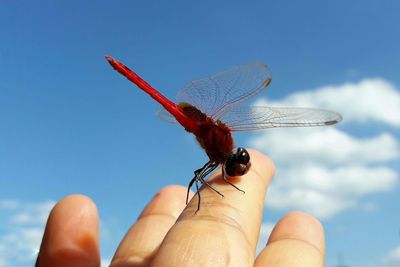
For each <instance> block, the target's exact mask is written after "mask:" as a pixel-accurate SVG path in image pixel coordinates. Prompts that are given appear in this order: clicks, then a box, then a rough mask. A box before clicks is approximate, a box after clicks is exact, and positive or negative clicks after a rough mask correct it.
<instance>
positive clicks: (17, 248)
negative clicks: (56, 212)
mask: <svg viewBox="0 0 400 267" xmlns="http://www.w3.org/2000/svg"><path fill="white" fill-rule="evenodd" d="M0 203H1V204H0V216H1V217H2V218H6V219H5V220H2V222H1V223H2V225H1V229H4V232H0V259H1V261H0V267H3V266H4V267H6V266H33V264H34V262H35V259H36V256H37V252H38V249H39V246H40V242H41V239H42V235H43V229H44V224H45V222H46V219H47V216H48V214H49V212H50V210H51V208H52V207H53V205H54V204H55V202H54V201H44V202H37V203H24V202H20V201H17V200H1V201H0ZM2 213H4V214H2Z"/></svg>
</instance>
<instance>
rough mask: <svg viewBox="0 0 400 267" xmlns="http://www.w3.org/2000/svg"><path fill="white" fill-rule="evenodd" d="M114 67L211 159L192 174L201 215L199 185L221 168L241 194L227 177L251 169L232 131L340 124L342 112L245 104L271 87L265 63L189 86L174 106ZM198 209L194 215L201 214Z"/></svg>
mask: <svg viewBox="0 0 400 267" xmlns="http://www.w3.org/2000/svg"><path fill="white" fill-rule="evenodd" d="M106 59H107V60H108V62H109V63H110V64H111V66H112V67H113V68H114V69H115V70H116V71H118V72H119V73H121V74H122V75H124V76H125V77H126V78H127V79H128V80H130V81H131V82H133V83H134V84H136V85H137V86H138V87H139V88H140V89H142V90H143V91H145V92H146V93H147V94H149V95H150V96H151V97H152V98H153V99H154V100H155V101H157V102H158V103H159V104H161V105H162V106H163V107H164V109H165V110H166V111H167V112H168V113H163V117H164V118H166V119H167V120H168V121H171V122H178V123H180V124H181V125H182V126H183V127H184V128H185V130H186V131H188V132H190V133H193V134H194V135H195V136H196V139H197V141H198V142H199V143H200V145H201V147H202V148H203V149H204V150H205V152H206V153H207V155H208V157H209V161H208V162H207V163H206V164H205V165H204V166H203V167H202V168H200V169H198V170H196V171H195V172H194V178H193V179H192V180H191V181H190V182H189V186H188V191H187V196H186V204H187V203H188V197H189V190H190V188H191V187H192V186H193V183H194V184H195V186H196V194H197V195H198V203H197V211H199V209H200V193H199V183H201V184H204V185H206V186H208V187H209V188H211V189H212V190H213V191H215V192H216V193H218V194H219V195H221V196H223V195H222V193H220V192H219V191H218V190H216V189H215V188H213V187H212V186H211V185H210V184H209V183H208V182H207V180H206V179H205V178H206V177H207V175H208V174H210V173H211V172H212V171H214V170H215V169H216V168H217V167H218V166H219V165H222V178H223V179H224V181H225V182H226V183H228V184H230V185H231V186H233V187H234V188H236V189H237V190H239V191H241V192H243V193H244V191H243V190H241V189H240V188H238V187H237V186H236V185H234V184H233V183H232V182H230V180H229V177H233V176H242V175H244V174H245V173H247V172H248V171H249V169H250V166H251V162H250V155H249V153H248V152H247V150H246V149H244V148H243V147H237V148H235V145H234V141H233V138H232V134H231V133H232V132H237V131H249V130H261V129H265V128H274V127H302V126H324V125H332V124H335V123H337V122H339V121H341V120H342V117H341V115H340V114H338V113H336V112H333V111H329V110H322V109H311V108H288V107H285V108H278V107H263V106H241V104H242V103H243V102H244V101H245V100H248V99H249V98H252V97H254V96H255V95H257V94H258V93H259V92H260V91H261V90H263V89H265V88H266V87H267V86H268V85H269V84H270V83H271V71H270V69H269V68H268V67H267V66H266V65H263V64H257V63H254V64H247V65H241V66H237V67H233V68H230V69H228V70H226V71H223V72H220V73H217V74H215V75H213V76H210V77H206V78H201V79H197V80H193V81H190V82H189V83H187V84H186V85H185V86H184V87H183V88H182V89H181V90H180V91H179V92H178V95H177V101H176V103H174V102H172V101H171V100H169V99H168V98H166V97H165V96H164V95H162V94H161V93H160V92H159V91H157V90H156V89H154V88H153V87H152V86H151V85H150V84H148V83H147V82H146V81H145V80H143V79H142V78H141V77H139V75H137V74H136V73H135V72H133V71H132V70H131V69H129V68H128V67H126V66H125V65H124V64H122V63H121V62H119V61H117V60H116V59H114V58H112V57H110V56H106ZM197 211H196V212H197Z"/></svg>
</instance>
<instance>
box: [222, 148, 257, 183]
mask: <svg viewBox="0 0 400 267" xmlns="http://www.w3.org/2000/svg"><path fill="white" fill-rule="evenodd" d="M250 166H251V163H250V155H249V152H247V150H246V149H244V148H243V147H238V148H237V149H236V150H234V151H232V153H231V154H230V155H229V157H228V159H227V160H226V162H225V172H226V174H227V175H228V176H242V175H244V174H246V173H247V172H248V171H249V169H250Z"/></svg>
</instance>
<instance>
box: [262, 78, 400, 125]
mask: <svg viewBox="0 0 400 267" xmlns="http://www.w3.org/2000/svg"><path fill="white" fill-rule="evenodd" d="M265 103H266V101H265V100H261V101H260V102H258V103H257V105H258V104H265ZM268 104H269V105H271V106H293V107H317V108H325V109H333V110H336V111H339V112H340V113H341V114H342V115H343V116H344V118H345V120H344V123H350V122H360V123H366V122H370V121H376V122H382V123H386V124H388V125H391V126H394V127H400V120H399V118H400V93H399V90H398V89H396V87H395V86H394V85H393V84H391V83H390V82H388V81H386V80H384V79H378V78H375V79H363V80H361V81H360V82H358V83H345V84H342V85H338V86H333V85H330V86H323V87H321V88H317V89H315V90H308V91H302V92H298V93H294V94H291V95H290V96H288V97H286V98H284V99H282V100H279V101H268Z"/></svg>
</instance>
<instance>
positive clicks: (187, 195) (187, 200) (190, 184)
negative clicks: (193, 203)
mask: <svg viewBox="0 0 400 267" xmlns="http://www.w3.org/2000/svg"><path fill="white" fill-rule="evenodd" d="M195 181H196V176H195V177H194V178H193V179H192V180H190V183H189V185H188V188H187V194H186V205H187V204H188V203H189V192H190V188H191V187H192V185H193V183H194V182H195Z"/></svg>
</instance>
